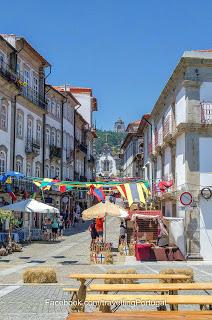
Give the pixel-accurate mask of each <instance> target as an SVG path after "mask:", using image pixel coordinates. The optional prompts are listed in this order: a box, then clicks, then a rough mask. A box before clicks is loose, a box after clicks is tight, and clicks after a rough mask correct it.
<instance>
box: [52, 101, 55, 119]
mask: <svg viewBox="0 0 212 320" xmlns="http://www.w3.org/2000/svg"><path fill="white" fill-rule="evenodd" d="M52 114H53V115H54V116H56V103H55V101H52Z"/></svg>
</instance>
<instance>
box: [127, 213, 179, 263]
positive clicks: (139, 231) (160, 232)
mask: <svg viewBox="0 0 212 320" xmlns="http://www.w3.org/2000/svg"><path fill="white" fill-rule="evenodd" d="M170 226H171V224H170V223H167V222H166V219H164V217H163V215H162V212H161V211H160V210H151V211H150V210H147V211H139V210H137V211H130V212H129V217H128V218H127V219H126V234H127V237H126V242H127V245H128V246H129V247H132V245H134V254H135V257H136V260H138V261H177V260H179V261H182V260H184V256H183V254H182V252H181V250H180V249H179V247H178V245H177V243H176V242H175V241H173V239H174V236H173V233H174V230H173V228H172V230H171V232H172V238H170V236H169V235H170V233H171V232H170V230H169V227H170Z"/></svg>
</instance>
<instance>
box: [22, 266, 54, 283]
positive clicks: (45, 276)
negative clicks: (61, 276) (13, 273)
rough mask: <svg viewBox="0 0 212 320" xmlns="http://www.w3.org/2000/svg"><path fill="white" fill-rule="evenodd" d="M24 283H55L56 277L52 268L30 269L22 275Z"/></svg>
mask: <svg viewBox="0 0 212 320" xmlns="http://www.w3.org/2000/svg"><path fill="white" fill-rule="evenodd" d="M23 281H24V283H57V275H56V272H55V271H54V269H52V268H44V267H43V268H30V269H28V270H26V271H25V272H24V273H23Z"/></svg>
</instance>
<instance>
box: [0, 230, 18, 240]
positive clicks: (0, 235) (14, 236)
mask: <svg viewBox="0 0 212 320" xmlns="http://www.w3.org/2000/svg"><path fill="white" fill-rule="evenodd" d="M7 240H8V232H0V242H5V241H7ZM12 240H14V241H15V242H19V235H18V234H17V232H13V233H12Z"/></svg>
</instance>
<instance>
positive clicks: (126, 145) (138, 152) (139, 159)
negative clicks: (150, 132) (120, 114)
mask: <svg viewBox="0 0 212 320" xmlns="http://www.w3.org/2000/svg"><path fill="white" fill-rule="evenodd" d="M141 126H142V125H141V120H137V121H134V122H131V123H130V124H128V126H127V129H126V133H127V135H126V137H125V139H124V141H123V143H122V146H121V152H122V160H123V163H122V166H123V168H122V174H123V176H124V177H130V178H135V177H138V178H141V177H142V173H143V171H142V169H143V136H142V135H141V133H140V128H141Z"/></svg>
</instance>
